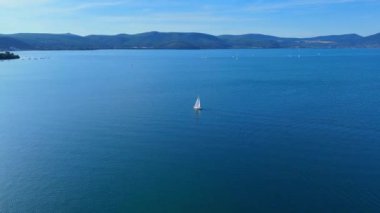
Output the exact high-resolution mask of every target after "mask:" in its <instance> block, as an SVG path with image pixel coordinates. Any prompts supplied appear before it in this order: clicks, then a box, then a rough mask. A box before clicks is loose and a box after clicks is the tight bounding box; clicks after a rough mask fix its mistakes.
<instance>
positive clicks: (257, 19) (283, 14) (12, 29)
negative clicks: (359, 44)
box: [0, 0, 380, 37]
mask: <svg viewBox="0 0 380 213" xmlns="http://www.w3.org/2000/svg"><path fill="white" fill-rule="evenodd" d="M146 31H164V32H168V31H176V32H204V33H210V34H214V35H220V34H242V33H263V34H271V35H278V36H294V37H306V36H314V35H327V34H345V33H358V34H361V35H370V34H374V33H378V32H380V0H283V1H278V0H251V1H248V0H203V1H202V0H186V1H181V0H155V1H154V0H151V1H149V0H65V1H59V0H0V33H16V32H47V33H67V32H70V33H75V34H81V35H87V34H118V33H140V32H146Z"/></svg>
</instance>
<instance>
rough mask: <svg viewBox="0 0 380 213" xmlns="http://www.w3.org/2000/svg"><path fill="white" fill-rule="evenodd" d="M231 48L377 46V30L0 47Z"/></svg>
mask: <svg viewBox="0 0 380 213" xmlns="http://www.w3.org/2000/svg"><path fill="white" fill-rule="evenodd" d="M234 48H380V33H378V34H375V35H371V36H367V37H363V36H360V35H357V34H346V35H329V36H318V37H311V38H282V37H276V36H270V35H263V34H245V35H221V36H214V35H209V34H204V33H162V32H147V33H140V34H133V35H131V34H119V35H89V36H79V35H74V34H47V33H18V34H9V35H1V34H0V50H94V49H234Z"/></svg>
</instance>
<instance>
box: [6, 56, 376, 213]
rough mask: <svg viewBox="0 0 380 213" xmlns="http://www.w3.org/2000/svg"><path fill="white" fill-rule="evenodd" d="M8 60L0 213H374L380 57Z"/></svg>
mask: <svg viewBox="0 0 380 213" xmlns="http://www.w3.org/2000/svg"><path fill="white" fill-rule="evenodd" d="M19 54H20V55H21V56H22V58H23V60H16V61H6V62H0V212H2V213H3V212H5V213H8V212H9V213H19V212H28V213H29V212H39V213H40V212H42V213H45V212H46V213H51V212H54V213H55V212H70V213H71V212H92V213H93V212H132V213H134V212H148V213H153V212H163V213H171V212H173V213H182V212H185V213H186V212H189V213H194V212H217V213H222V212H379V211H380V49H378V50H375V49H367V50H364V49H353V50H350V49H345V50H308V49H305V50H295V49H294V50H198V51H196V50H194V51H193V50H189V51H188V50H182V51H177V50H120V51H112V50H105V51H60V52H59V51H57V52H56V51H46V52H19ZM197 95H200V97H201V100H202V104H203V107H204V110H203V111H201V112H199V113H196V112H194V110H193V109H192V106H193V104H194V102H195V99H196V96H197Z"/></svg>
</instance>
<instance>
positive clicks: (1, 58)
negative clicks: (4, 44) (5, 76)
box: [0, 52, 20, 60]
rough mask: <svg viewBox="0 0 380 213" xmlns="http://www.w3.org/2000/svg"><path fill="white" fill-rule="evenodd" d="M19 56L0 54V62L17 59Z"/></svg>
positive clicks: (8, 53) (7, 53)
mask: <svg viewBox="0 0 380 213" xmlns="http://www.w3.org/2000/svg"><path fill="white" fill-rule="evenodd" d="M19 58H20V56H19V55H16V54H14V53H11V52H5V53H0V60H10V59H19Z"/></svg>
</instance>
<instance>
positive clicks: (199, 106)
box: [193, 96, 202, 110]
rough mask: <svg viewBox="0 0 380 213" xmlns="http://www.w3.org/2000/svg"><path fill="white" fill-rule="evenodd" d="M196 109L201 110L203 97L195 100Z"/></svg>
mask: <svg viewBox="0 0 380 213" xmlns="http://www.w3.org/2000/svg"><path fill="white" fill-rule="evenodd" d="M193 108H194V110H201V109H202V107H201V99H200V98H199V96H198V97H197V100H196V101H195V104H194V107H193Z"/></svg>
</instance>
